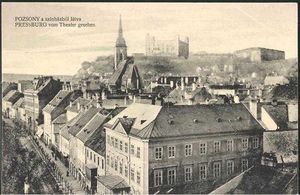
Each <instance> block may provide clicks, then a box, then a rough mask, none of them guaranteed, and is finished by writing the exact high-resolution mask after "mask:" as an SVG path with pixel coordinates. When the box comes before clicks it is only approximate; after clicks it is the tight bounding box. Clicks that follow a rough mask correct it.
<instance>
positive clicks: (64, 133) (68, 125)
mask: <svg viewBox="0 0 300 195" xmlns="http://www.w3.org/2000/svg"><path fill="white" fill-rule="evenodd" d="M82 115H83V113H79V114H78V115H77V116H75V117H74V118H72V119H71V120H70V121H68V122H67V123H66V124H65V125H64V126H63V127H62V128H61V136H63V137H64V138H65V139H67V140H69V139H70V133H69V129H70V128H71V127H72V126H73V125H75V123H76V122H77V121H78V120H79V119H80V117H81V116H82Z"/></svg>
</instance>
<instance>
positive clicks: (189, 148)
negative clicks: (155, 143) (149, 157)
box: [155, 137, 259, 160]
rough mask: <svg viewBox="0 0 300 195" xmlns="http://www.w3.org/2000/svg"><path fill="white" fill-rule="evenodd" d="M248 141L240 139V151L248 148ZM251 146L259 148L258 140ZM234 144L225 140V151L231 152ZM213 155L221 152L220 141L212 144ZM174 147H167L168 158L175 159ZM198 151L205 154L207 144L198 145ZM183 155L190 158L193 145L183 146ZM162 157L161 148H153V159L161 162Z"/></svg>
mask: <svg viewBox="0 0 300 195" xmlns="http://www.w3.org/2000/svg"><path fill="white" fill-rule="evenodd" d="M248 142H249V140H248V138H243V139H242V149H243V150H246V149H248V148H249V143H248ZM252 145H253V148H258V147H259V138H257V137H255V138H253V139H252ZM233 146H234V143H233V140H227V144H226V147H227V148H226V151H228V152H232V151H233V150H234V147H233ZM213 147H214V150H213V151H214V153H218V152H220V151H221V142H220V141H215V142H214V146H213ZM175 149H176V147H175V146H168V152H167V155H168V158H175ZM199 151H200V154H202V155H203V154H207V143H205V142H203V143H200V144H199ZM184 154H185V156H192V154H193V145H192V144H185V146H184ZM162 157H163V148H162V147H156V148H155V159H156V160H161V159H162Z"/></svg>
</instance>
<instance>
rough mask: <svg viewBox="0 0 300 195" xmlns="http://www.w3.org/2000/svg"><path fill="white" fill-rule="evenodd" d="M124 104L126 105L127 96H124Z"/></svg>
mask: <svg viewBox="0 0 300 195" xmlns="http://www.w3.org/2000/svg"><path fill="white" fill-rule="evenodd" d="M124 105H125V106H126V105H127V97H126V96H125V97H124Z"/></svg>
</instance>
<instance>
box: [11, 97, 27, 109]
mask: <svg viewBox="0 0 300 195" xmlns="http://www.w3.org/2000/svg"><path fill="white" fill-rule="evenodd" d="M24 107H25V103H24V98H23V97H21V98H20V99H18V101H17V102H16V103H15V104H14V105H13V108H24Z"/></svg>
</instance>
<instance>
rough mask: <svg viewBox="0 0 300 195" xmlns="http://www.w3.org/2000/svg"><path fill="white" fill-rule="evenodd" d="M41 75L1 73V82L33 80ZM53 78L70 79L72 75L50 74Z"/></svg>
mask: <svg viewBox="0 0 300 195" xmlns="http://www.w3.org/2000/svg"><path fill="white" fill-rule="evenodd" d="M37 76H41V75H33V74H13V73H3V74H2V82H18V80H33V79H34V77H37ZM51 76H53V78H54V79H60V80H62V81H71V80H72V78H73V76H70V75H51Z"/></svg>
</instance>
